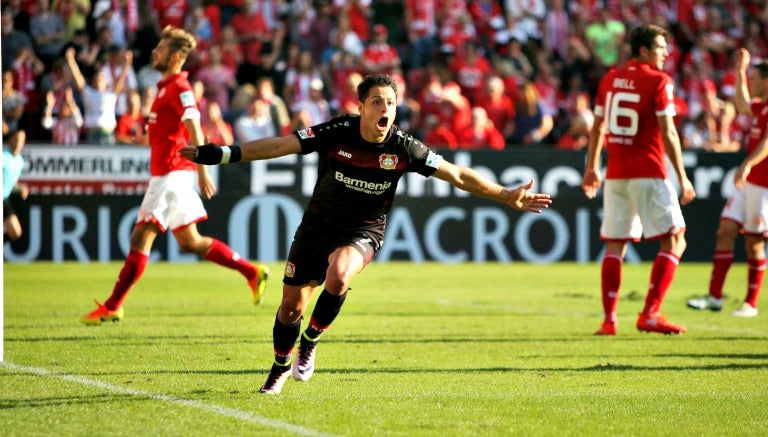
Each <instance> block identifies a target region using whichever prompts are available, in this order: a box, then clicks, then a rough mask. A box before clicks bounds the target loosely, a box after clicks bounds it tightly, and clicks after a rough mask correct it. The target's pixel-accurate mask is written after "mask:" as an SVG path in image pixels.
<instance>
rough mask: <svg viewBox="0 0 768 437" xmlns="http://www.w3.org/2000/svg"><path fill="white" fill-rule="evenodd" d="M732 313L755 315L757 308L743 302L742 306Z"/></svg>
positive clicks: (738, 315) (747, 315) (742, 315)
mask: <svg viewBox="0 0 768 437" xmlns="http://www.w3.org/2000/svg"><path fill="white" fill-rule="evenodd" d="M731 315H732V316H736V317H755V316H757V308H755V307H753V306H752V305H750V304H748V303H746V302H744V303H743V304H741V307H739V309H737V310H735V311H734V312H732V313H731Z"/></svg>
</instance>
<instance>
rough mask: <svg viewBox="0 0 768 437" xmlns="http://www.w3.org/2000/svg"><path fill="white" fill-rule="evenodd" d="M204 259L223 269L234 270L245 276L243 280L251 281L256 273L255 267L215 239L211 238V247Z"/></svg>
mask: <svg viewBox="0 0 768 437" xmlns="http://www.w3.org/2000/svg"><path fill="white" fill-rule="evenodd" d="M205 259H207V260H209V261H212V262H215V263H216V264H219V265H222V266H224V267H229V268H230V269H235V270H237V271H238V272H240V274H242V275H243V276H245V279H251V278H253V277H254V276H255V275H256V273H257V271H256V267H254V266H253V265H251V263H249V262H248V261H247V260H246V259H243V257H241V256H240V255H239V254H238V253H237V252H235V251H234V250H232V248H231V247H229V246H227V245H226V244H224V243H223V242H221V241H219V240H217V239H215V238H213V243H211V247H209V248H208V253H206V254H205Z"/></svg>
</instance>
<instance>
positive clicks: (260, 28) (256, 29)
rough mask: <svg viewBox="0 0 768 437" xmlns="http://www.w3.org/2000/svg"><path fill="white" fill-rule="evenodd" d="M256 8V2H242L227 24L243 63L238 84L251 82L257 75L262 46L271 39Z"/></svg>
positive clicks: (246, 0) (265, 24)
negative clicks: (230, 28)
mask: <svg viewBox="0 0 768 437" xmlns="http://www.w3.org/2000/svg"><path fill="white" fill-rule="evenodd" d="M256 6H257V4H256V0H243V7H242V8H240V12H238V13H236V14H235V15H234V16H233V17H232V20H231V21H230V22H229V25H230V26H232V28H233V29H234V30H235V34H236V35H237V38H238V42H239V43H240V49H241V51H242V53H243V63H242V65H241V68H240V70H239V71H238V74H237V77H238V82H240V83H244V82H248V81H252V80H253V78H254V77H255V76H256V75H258V72H259V70H260V65H261V50H262V46H263V45H264V44H265V43H266V42H268V41H270V39H271V37H272V35H271V32H270V31H269V27H268V26H267V22H266V20H265V19H264V16H263V15H262V14H261V12H259V9H258V8H257V7H256Z"/></svg>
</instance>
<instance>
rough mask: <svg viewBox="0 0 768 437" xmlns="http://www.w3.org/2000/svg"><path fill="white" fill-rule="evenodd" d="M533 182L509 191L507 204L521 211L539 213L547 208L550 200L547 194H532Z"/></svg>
mask: <svg viewBox="0 0 768 437" xmlns="http://www.w3.org/2000/svg"><path fill="white" fill-rule="evenodd" d="M531 188H533V180H531V181H530V182H528V183H527V184H525V185H520V186H519V187H517V188H513V189H511V190H510V192H509V193H510V194H509V199H508V200H507V204H508V205H509V206H511V207H513V208H515V209H519V210H521V211H528V212H535V213H540V212H541V210H542V209H546V208H549V205H550V204H552V199H551V198H550V196H549V194H541V193H533V192H531V191H530V190H531Z"/></svg>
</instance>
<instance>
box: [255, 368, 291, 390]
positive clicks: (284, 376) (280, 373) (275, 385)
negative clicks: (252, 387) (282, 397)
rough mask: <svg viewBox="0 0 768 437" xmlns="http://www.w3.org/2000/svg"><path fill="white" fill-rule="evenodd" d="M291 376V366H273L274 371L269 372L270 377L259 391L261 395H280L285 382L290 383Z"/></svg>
mask: <svg viewBox="0 0 768 437" xmlns="http://www.w3.org/2000/svg"><path fill="white" fill-rule="evenodd" d="M289 376H291V365H290V364H288V365H285V366H281V365H279V364H277V363H274V364H272V369H270V371H269V376H268V377H267V380H266V381H265V382H264V385H263V386H261V389H259V392H260V393H264V394H268V395H276V394H280V392H281V391H283V385H284V384H285V381H288V377H289Z"/></svg>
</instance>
